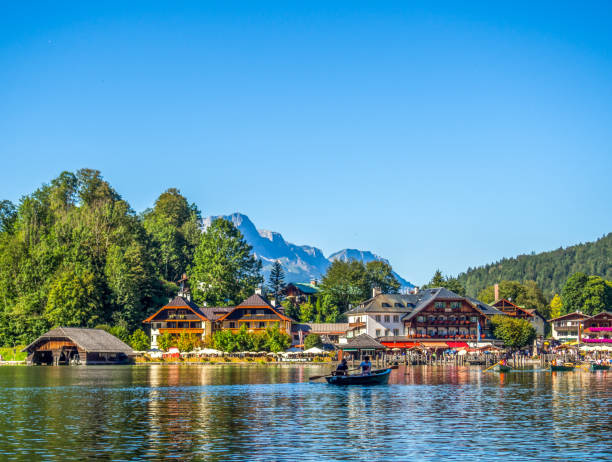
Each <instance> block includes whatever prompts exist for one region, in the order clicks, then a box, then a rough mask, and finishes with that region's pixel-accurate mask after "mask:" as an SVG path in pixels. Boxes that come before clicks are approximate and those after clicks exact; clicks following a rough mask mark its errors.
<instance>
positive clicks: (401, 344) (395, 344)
mask: <svg viewBox="0 0 612 462" xmlns="http://www.w3.org/2000/svg"><path fill="white" fill-rule="evenodd" d="M380 343H382V344H383V345H384V346H386V347H387V348H414V347H416V346H419V345H420V344H419V343H418V342H380Z"/></svg>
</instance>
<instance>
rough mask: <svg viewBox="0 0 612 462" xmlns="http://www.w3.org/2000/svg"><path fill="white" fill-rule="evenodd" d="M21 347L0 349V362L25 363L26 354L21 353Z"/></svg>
mask: <svg viewBox="0 0 612 462" xmlns="http://www.w3.org/2000/svg"><path fill="white" fill-rule="evenodd" d="M23 348H24V346H23V345H20V346H16V347H15V348H12V347H0V356H2V361H25V359H26V356H28V354H27V353H22V352H21V350H22V349H23Z"/></svg>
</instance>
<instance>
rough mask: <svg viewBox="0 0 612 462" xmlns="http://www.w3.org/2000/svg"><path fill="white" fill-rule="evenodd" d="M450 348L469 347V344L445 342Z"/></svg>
mask: <svg viewBox="0 0 612 462" xmlns="http://www.w3.org/2000/svg"><path fill="white" fill-rule="evenodd" d="M446 344H447V345H448V346H449V347H450V348H469V345H468V344H467V343H465V342H446Z"/></svg>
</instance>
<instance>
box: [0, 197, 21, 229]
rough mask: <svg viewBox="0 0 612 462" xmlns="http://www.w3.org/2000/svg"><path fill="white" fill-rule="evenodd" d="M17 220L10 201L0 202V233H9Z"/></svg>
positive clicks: (14, 208)
mask: <svg viewBox="0 0 612 462" xmlns="http://www.w3.org/2000/svg"><path fill="white" fill-rule="evenodd" d="M16 218H17V208H16V207H15V205H14V204H13V203H12V202H11V201H7V200H3V201H0V233H10V232H12V231H13V225H14V224H15V220H16Z"/></svg>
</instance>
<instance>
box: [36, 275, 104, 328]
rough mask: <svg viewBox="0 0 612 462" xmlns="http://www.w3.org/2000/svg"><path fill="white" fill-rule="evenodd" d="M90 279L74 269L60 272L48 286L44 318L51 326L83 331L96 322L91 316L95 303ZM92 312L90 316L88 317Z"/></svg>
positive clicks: (93, 288) (95, 293)
mask: <svg viewBox="0 0 612 462" xmlns="http://www.w3.org/2000/svg"><path fill="white" fill-rule="evenodd" d="M94 278H95V277H94V275H93V274H92V273H91V272H90V271H87V270H83V271H82V272H81V274H77V273H75V271H74V269H71V270H66V271H63V272H62V273H59V274H58V277H57V278H56V279H55V280H54V281H53V282H52V283H51V285H50V288H49V295H48V298H47V306H46V308H45V317H46V318H47V319H48V321H49V323H50V324H51V325H52V326H54V327H58V326H64V327H86V326H91V325H93V324H94V323H95V322H96V321H98V320H99V316H96V315H95V314H94V315H93V316H92V314H93V313H95V310H96V307H97V306H98V303H99V301H98V300H97V297H98V294H97V290H96V284H95V281H94ZM92 312H93V313H92Z"/></svg>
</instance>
